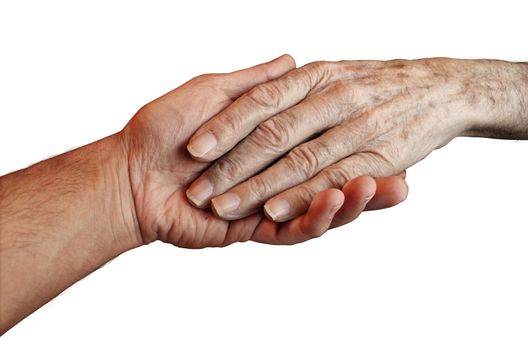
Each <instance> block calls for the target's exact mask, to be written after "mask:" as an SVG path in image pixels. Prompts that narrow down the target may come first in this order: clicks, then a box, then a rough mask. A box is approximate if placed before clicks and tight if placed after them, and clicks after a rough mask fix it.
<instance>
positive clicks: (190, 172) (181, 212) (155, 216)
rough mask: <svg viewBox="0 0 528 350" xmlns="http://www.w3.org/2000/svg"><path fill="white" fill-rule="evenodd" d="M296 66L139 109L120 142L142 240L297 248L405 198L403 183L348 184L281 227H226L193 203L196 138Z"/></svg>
mask: <svg viewBox="0 0 528 350" xmlns="http://www.w3.org/2000/svg"><path fill="white" fill-rule="evenodd" d="M294 67H295V63H294V61H293V59H292V58H291V57H290V56H283V57H280V58H278V59H276V60H274V61H272V62H269V63H266V64H263V65H260V66H256V67H253V68H250V69H246V70H242V71H238V72H234V73H230V74H209V75H204V76H200V77H197V78H194V79H192V80H191V81H189V82H188V83H186V84H184V85H182V86H181V87H179V88H177V89H175V90H174V91H172V92H170V93H168V94H166V95H164V96H162V97H160V98H158V99H157V100H155V101H153V102H151V103H149V104H147V105H146V106H145V107H143V108H141V110H139V111H138V113H137V114H136V116H134V118H133V119H132V120H131V121H130V123H129V124H128V125H127V126H126V127H125V129H124V130H123V132H122V139H123V142H124V145H125V149H126V152H127V153H128V162H129V173H130V182H131V187H132V196H133V199H134V203H135V210H136V216H137V219H138V223H139V227H140V231H141V235H142V238H143V241H144V242H146V243H148V242H151V241H153V240H156V239H160V240H162V241H165V242H170V243H173V244H175V245H178V246H181V247H188V248H201V247H207V246H223V245H227V244H230V243H233V242H238V241H246V240H249V239H253V240H255V241H259V242H265V243H274V244H291V243H297V242H301V241H304V240H306V239H309V238H312V237H317V236H320V235H321V234H322V233H323V232H324V231H326V230H327V229H328V227H329V226H330V225H331V224H332V225H334V226H337V225H340V224H343V223H346V222H349V221H351V220H353V219H354V218H356V217H357V216H358V215H359V214H360V213H361V212H362V211H363V210H364V209H377V208H381V207H388V206H391V205H394V204H396V203H399V202H400V201H402V200H403V199H404V198H405V196H406V194H407V187H406V184H405V181H404V180H403V179H402V178H401V177H391V178H387V179H380V180H377V183H376V182H374V181H373V179H371V178H368V177H364V178H362V179H358V180H357V181H354V182H351V183H350V184H348V185H347V186H345V187H344V188H343V191H342V192H341V191H338V190H335V189H332V190H327V191H322V193H320V194H318V196H316V197H315V198H314V200H313V202H312V204H311V209H310V210H309V211H308V213H307V214H306V215H304V216H300V217H298V218H296V219H294V220H292V221H290V222H288V223H285V224H281V225H276V224H275V223H273V222H271V221H269V220H266V219H264V218H263V215H262V214H261V213H256V214H254V215H252V216H249V217H247V218H245V219H242V220H237V221H234V222H228V221H225V220H222V219H219V218H217V217H215V216H214V215H213V213H212V212H211V211H204V210H200V209H196V208H195V207H193V206H192V205H190V204H189V203H188V201H187V200H186V197H185V189H186V188H187V187H188V185H189V184H190V183H191V182H192V181H193V180H194V179H195V178H196V177H197V176H198V175H199V174H200V173H201V172H203V171H204V169H205V168H206V167H207V166H208V165H209V164H207V163H204V162H199V161H196V160H194V159H193V158H191V157H190V156H189V154H188V153H187V151H186V144H187V141H188V139H189V138H190V136H191V135H192V134H193V133H194V132H195V131H196V130H197V129H198V127H199V126H200V125H202V124H203V123H204V122H206V121H207V120H209V119H210V118H211V117H213V116H214V115H216V114H217V113H219V112H220V111H222V110H223V109H224V108H226V107H227V106H228V105H230V104H231V103H232V102H233V101H234V100H235V99H237V98H238V97H239V96H240V95H242V94H243V93H245V92H247V91H248V90H249V89H251V88H252V87H253V86H255V85H258V84H260V83H265V82H267V81H270V80H272V79H275V78H278V77H280V76H282V75H283V74H285V73H286V72H288V71H289V70H291V69H293V68H294ZM371 198H372V200H370V199H371ZM369 200H370V204H369ZM343 203H344V204H343ZM340 208H341V209H340ZM336 212H337V213H336ZM334 214H335V215H334ZM332 221H333V222H332Z"/></svg>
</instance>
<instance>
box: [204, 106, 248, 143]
mask: <svg viewBox="0 0 528 350" xmlns="http://www.w3.org/2000/svg"><path fill="white" fill-rule="evenodd" d="M211 123H212V126H211V128H210V129H211V130H212V131H213V132H215V130H218V131H217V132H215V133H217V134H218V135H216V136H217V137H219V138H220V137H221V138H222V139H225V138H226V136H228V137H229V136H235V135H237V134H238V133H239V131H240V129H241V127H242V120H241V118H240V114H239V113H238V111H237V110H236V109H235V108H228V109H226V110H224V111H223V112H222V114H221V115H220V117H219V118H214V119H212V120H211Z"/></svg>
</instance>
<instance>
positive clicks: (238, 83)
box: [223, 54, 296, 98]
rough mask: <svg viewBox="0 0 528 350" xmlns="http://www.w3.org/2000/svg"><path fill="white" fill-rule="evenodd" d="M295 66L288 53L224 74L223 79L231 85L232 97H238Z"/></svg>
mask: <svg viewBox="0 0 528 350" xmlns="http://www.w3.org/2000/svg"><path fill="white" fill-rule="evenodd" d="M295 66H296V63H295V60H294V59H293V57H292V56H290V55H288V54H286V55H282V56H280V57H277V58H275V59H273V60H271V61H269V62H266V63H261V64H258V65H256V66H253V67H250V68H245V69H241V70H237V71H234V72H231V73H227V74H223V80H224V84H227V86H228V87H229V89H228V90H229V92H230V95H231V96H230V97H232V98H237V97H239V96H240V95H242V94H243V93H244V92H246V91H248V90H249V89H251V88H252V87H254V86H256V85H259V84H262V83H265V82H267V81H270V80H273V79H277V78H279V77H281V76H283V75H284V74H286V73H287V72H289V71H290V70H292V69H294V68H295Z"/></svg>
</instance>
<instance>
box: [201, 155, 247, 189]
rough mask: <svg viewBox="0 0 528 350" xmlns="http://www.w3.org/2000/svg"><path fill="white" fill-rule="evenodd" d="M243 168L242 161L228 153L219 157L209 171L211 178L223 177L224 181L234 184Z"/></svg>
mask: <svg viewBox="0 0 528 350" xmlns="http://www.w3.org/2000/svg"><path fill="white" fill-rule="evenodd" d="M241 169H242V163H241V162H240V161H239V160H238V159H237V158H236V157H232V156H229V155H227V156H224V157H222V158H220V159H218V160H217V161H216V163H215V164H214V165H213V166H212V167H211V169H210V170H209V171H208V172H209V175H210V176H209V177H210V178H213V179H222V180H223V182H225V183H228V184H232V183H233V182H235V181H236V179H237V176H238V174H239V172H240V170H241Z"/></svg>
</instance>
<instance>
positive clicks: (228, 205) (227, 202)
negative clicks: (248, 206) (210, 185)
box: [212, 193, 240, 217]
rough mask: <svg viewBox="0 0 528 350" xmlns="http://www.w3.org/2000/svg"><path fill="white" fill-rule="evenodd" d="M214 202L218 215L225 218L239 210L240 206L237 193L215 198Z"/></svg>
mask: <svg viewBox="0 0 528 350" xmlns="http://www.w3.org/2000/svg"><path fill="white" fill-rule="evenodd" d="M212 202H213V207H214V210H215V211H216V214H218V216H220V217H224V216H226V215H227V214H229V213H231V212H232V211H233V210H235V209H237V208H238V206H239V205H240V197H239V196H238V195H237V194H235V193H224V194H223V195H221V196H218V197H216V198H213V201H212Z"/></svg>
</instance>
